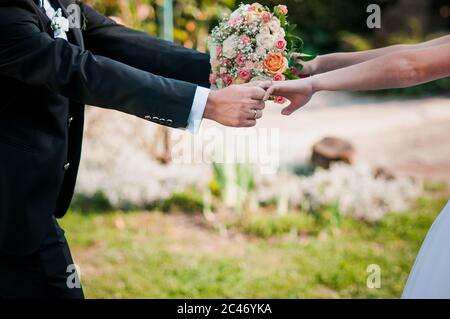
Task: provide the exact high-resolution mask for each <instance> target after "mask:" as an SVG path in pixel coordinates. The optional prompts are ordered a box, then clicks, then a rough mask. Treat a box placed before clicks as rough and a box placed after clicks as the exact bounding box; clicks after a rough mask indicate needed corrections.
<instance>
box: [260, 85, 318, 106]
mask: <svg viewBox="0 0 450 319" xmlns="http://www.w3.org/2000/svg"><path fill="white" fill-rule="evenodd" d="M313 94H314V90H313V86H312V81H311V78H306V79H300V80H293V81H280V82H274V83H273V85H272V86H271V87H270V88H269V89H268V90H267V91H266V94H265V96H264V101H267V100H268V99H269V97H270V96H271V95H273V96H282V97H285V98H286V99H288V100H289V102H290V103H289V105H288V106H286V107H285V108H283V110H282V111H281V114H283V115H290V114H291V113H293V112H294V111H296V110H297V109H299V108H301V107H302V106H303V105H305V104H306V103H308V102H309V100H311V97H312V95H313Z"/></svg>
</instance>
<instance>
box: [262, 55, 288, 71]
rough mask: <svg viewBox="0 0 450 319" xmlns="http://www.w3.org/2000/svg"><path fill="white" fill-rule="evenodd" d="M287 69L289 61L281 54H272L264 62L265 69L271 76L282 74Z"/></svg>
mask: <svg viewBox="0 0 450 319" xmlns="http://www.w3.org/2000/svg"><path fill="white" fill-rule="evenodd" d="M287 67H288V61H287V59H286V58H285V57H284V56H282V55H281V54H279V53H275V54H271V55H269V56H268V57H267V58H266V59H265V60H264V69H265V70H266V71H267V72H269V73H271V74H281V73H283V72H284V71H286V69H287Z"/></svg>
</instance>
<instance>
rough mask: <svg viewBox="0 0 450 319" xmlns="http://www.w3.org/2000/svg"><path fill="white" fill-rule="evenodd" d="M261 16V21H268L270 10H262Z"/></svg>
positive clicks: (270, 17) (270, 16)
mask: <svg viewBox="0 0 450 319" xmlns="http://www.w3.org/2000/svg"><path fill="white" fill-rule="evenodd" d="M261 18H262V20H263V22H269V21H270V19H272V15H271V14H270V12H267V11H264V12H263V13H262V16H261Z"/></svg>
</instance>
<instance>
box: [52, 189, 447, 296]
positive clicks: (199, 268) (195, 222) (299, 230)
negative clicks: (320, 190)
mask: <svg viewBox="0 0 450 319" xmlns="http://www.w3.org/2000/svg"><path fill="white" fill-rule="evenodd" d="M445 202H446V198H441V199H435V198H433V199H431V198H422V199H419V200H418V201H417V204H416V205H415V207H414V208H413V209H412V210H411V211H410V212H406V213H403V214H394V213H392V214H388V215H387V216H386V217H385V218H384V219H383V220H382V221H380V222H377V223H375V224H367V223H364V222H359V221H356V220H353V219H348V218H343V219H342V220H341V222H340V226H339V227H337V226H336V225H333V224H330V225H329V226H326V225H323V224H321V223H319V222H316V221H314V220H310V219H309V218H307V217H305V216H303V217H299V216H301V214H293V215H287V216H285V217H282V218H281V219H279V220H277V219H275V218H274V217H267V218H265V219H255V220H250V221H248V220H247V221H246V222H244V223H242V224H239V225H235V226H234V227H232V228H231V229H229V236H223V235H221V234H219V233H218V232H216V231H215V230H213V229H212V228H209V227H206V226H205V225H204V223H202V222H201V217H200V216H199V215H191V216H189V215H183V214H162V213H158V212H129V213H108V214H86V212H84V213H83V214H82V213H80V212H74V211H73V212H70V213H69V214H68V215H67V216H66V217H65V218H64V219H63V220H62V221H61V225H62V226H63V228H65V230H66V236H67V238H68V240H69V244H70V245H71V247H72V251H73V255H74V258H75V261H76V262H77V263H78V264H79V266H80V267H81V271H82V282H83V285H84V289H85V294H86V296H87V297H88V298H214V297H217V298H222V297H225V298H315V297H317V298H382V297H383V298H398V297H399V296H400V295H401V292H402V289H403V286H404V284H405V281H406V279H407V275H408V273H409V271H410V267H411V265H412V263H413V262H414V258H415V256H416V254H417V252H418V249H419V247H420V244H421V242H422V240H423V238H424V237H425V235H426V232H427V230H428V228H429V227H430V225H431V223H432V221H433V220H434V218H435V217H436V216H437V214H438V213H439V211H440V210H441V209H442V208H443V207H444V205H445ZM319 226H320V227H319ZM292 229H294V230H295V231H294V232H293V231H292ZM370 264H378V265H379V266H380V267H381V284H382V286H381V288H380V289H369V288H367V286H366V279H367V275H368V274H367V273H366V269H367V266H368V265H370Z"/></svg>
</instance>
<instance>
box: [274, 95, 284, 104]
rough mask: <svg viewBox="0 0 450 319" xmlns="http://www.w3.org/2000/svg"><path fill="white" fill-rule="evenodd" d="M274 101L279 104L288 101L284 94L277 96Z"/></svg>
mask: <svg viewBox="0 0 450 319" xmlns="http://www.w3.org/2000/svg"><path fill="white" fill-rule="evenodd" d="M273 101H274V102H275V103H277V104H283V103H284V102H286V99H285V98H284V97H282V96H275V97H274V100H273Z"/></svg>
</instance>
